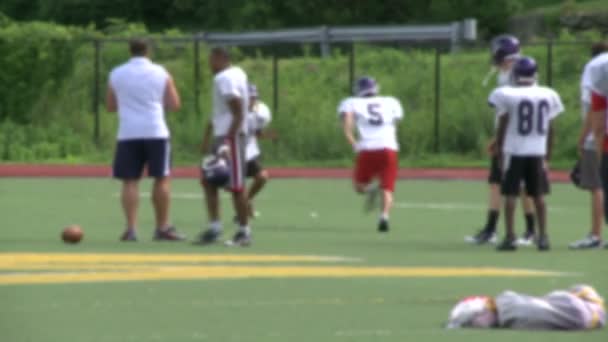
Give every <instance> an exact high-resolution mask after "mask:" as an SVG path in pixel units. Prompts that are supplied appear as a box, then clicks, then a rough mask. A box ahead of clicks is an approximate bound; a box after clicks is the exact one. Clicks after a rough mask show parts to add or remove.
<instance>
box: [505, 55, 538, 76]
mask: <svg viewBox="0 0 608 342" xmlns="http://www.w3.org/2000/svg"><path fill="white" fill-rule="evenodd" d="M537 71H538V65H537V64H536V61H535V60H534V58H532V57H527V56H524V57H520V58H518V59H517V60H516V61H515V63H513V68H512V69H511V75H512V76H513V79H514V80H515V82H533V81H535V80H536V72H537Z"/></svg>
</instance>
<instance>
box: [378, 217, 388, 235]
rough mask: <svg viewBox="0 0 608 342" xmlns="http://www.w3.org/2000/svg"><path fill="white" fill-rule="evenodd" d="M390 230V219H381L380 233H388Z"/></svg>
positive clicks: (379, 224) (379, 223)
mask: <svg viewBox="0 0 608 342" xmlns="http://www.w3.org/2000/svg"><path fill="white" fill-rule="evenodd" d="M389 230H390V227H389V225H388V220H380V221H379V222H378V231H379V232H380V233H386V232H388V231H389Z"/></svg>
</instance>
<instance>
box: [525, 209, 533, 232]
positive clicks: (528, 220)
mask: <svg viewBox="0 0 608 342" xmlns="http://www.w3.org/2000/svg"><path fill="white" fill-rule="evenodd" d="M526 232H528V233H534V214H530V213H526Z"/></svg>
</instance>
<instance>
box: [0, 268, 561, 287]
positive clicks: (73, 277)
mask: <svg viewBox="0 0 608 342" xmlns="http://www.w3.org/2000/svg"><path fill="white" fill-rule="evenodd" d="M557 275H562V274H560V273H556V272H545V271H535V270H517V269H500V268H441V267H440V268H434V267H331V266H329V267H305V266H292V267H279V266H267V267H263V266H204V267H198V266H193V267H167V268H159V269H157V270H135V271H132V272H111V271H110V272H77V273H33V274H19V273H13V274H0V284H1V285H10V284H51V283H80V282H109V281H144V280H187V279H236V278H354V277H358V278H364V277H380V278H382V277H387V278H389V277H390V278H401V277H403V278H405V277H542V276H557Z"/></svg>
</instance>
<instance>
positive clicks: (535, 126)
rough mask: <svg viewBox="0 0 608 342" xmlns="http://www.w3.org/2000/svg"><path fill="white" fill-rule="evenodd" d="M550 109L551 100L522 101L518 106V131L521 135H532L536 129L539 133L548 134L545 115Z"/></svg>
mask: <svg viewBox="0 0 608 342" xmlns="http://www.w3.org/2000/svg"><path fill="white" fill-rule="evenodd" d="M548 111H549V102H547V101H546V100H541V101H540V102H538V103H534V102H532V101H529V100H524V101H522V102H520V103H519V106H518V107H517V132H518V133H519V135H522V136H526V135H530V134H531V133H532V132H533V131H534V130H536V133H537V134H539V135H545V134H547V127H545V115H547V112H548ZM535 119H536V120H535Z"/></svg>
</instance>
